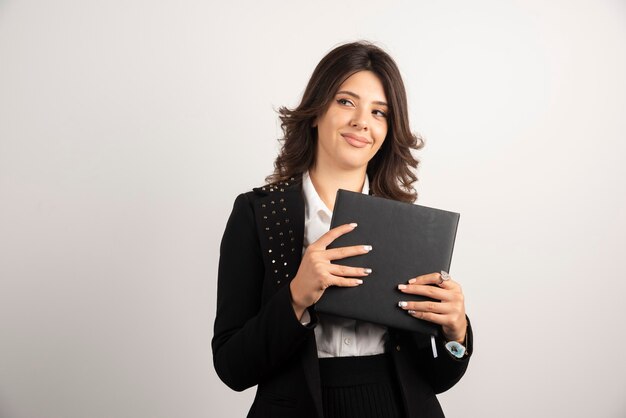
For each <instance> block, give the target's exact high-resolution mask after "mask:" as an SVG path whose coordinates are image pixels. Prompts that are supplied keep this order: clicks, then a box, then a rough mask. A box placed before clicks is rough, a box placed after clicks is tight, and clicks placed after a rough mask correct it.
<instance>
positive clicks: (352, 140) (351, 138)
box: [341, 134, 370, 148]
mask: <svg viewBox="0 0 626 418" xmlns="http://www.w3.org/2000/svg"><path fill="white" fill-rule="evenodd" d="M341 136H343V138H344V139H345V140H346V142H347V143H348V144H350V145H352V146H353V147H357V148H365V147H366V146H368V145H369V144H370V142H369V141H368V140H367V139H366V138H363V137H362V136H358V135H354V134H341Z"/></svg>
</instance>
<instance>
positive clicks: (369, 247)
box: [363, 245, 372, 251]
mask: <svg viewBox="0 0 626 418" xmlns="http://www.w3.org/2000/svg"><path fill="white" fill-rule="evenodd" d="M363 249H364V250H365V251H372V246H371V245H364V246H363Z"/></svg>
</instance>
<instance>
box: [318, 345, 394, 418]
mask: <svg viewBox="0 0 626 418" xmlns="http://www.w3.org/2000/svg"><path fill="white" fill-rule="evenodd" d="M319 364H320V376H321V379H322V402H323V405H324V418H357V417H358V418H380V417H385V418H404V416H405V415H404V407H403V405H402V397H401V395H400V390H399V387H398V383H397V379H396V377H395V374H394V372H393V370H394V369H393V365H392V364H391V359H390V358H389V356H387V355H385V354H380V355H375V356H362V357H333V358H321V359H319Z"/></svg>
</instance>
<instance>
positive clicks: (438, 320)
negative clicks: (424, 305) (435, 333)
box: [408, 311, 446, 325]
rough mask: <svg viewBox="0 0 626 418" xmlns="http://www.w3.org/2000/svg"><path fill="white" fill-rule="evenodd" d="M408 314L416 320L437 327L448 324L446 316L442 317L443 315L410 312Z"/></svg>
mask: <svg viewBox="0 0 626 418" xmlns="http://www.w3.org/2000/svg"><path fill="white" fill-rule="evenodd" d="M408 314H409V315H411V316H412V317H414V318H417V319H422V320H424V321H428V322H432V323H434V324H437V325H444V324H445V323H446V317H445V315H441V314H438V313H434V312H420V311H408Z"/></svg>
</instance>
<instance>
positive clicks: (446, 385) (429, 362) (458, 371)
mask: <svg viewBox="0 0 626 418" xmlns="http://www.w3.org/2000/svg"><path fill="white" fill-rule="evenodd" d="M414 339H415V341H414V342H415V347H416V350H417V355H418V356H419V359H420V361H419V366H420V371H421V373H422V376H423V377H424V378H425V379H426V380H427V381H428V383H429V384H430V386H431V387H432V389H433V391H434V392H435V393H441V392H445V391H446V390H448V389H450V388H451V387H452V386H454V385H455V384H456V383H457V382H458V381H459V380H461V377H463V375H464V374H465V371H466V370H467V366H468V364H469V359H470V357H471V355H472V352H473V349H474V337H473V334H472V326H471V324H470V322H469V318H467V335H466V337H465V348H466V352H467V355H466V356H465V357H463V358H460V359H459V358H456V357H454V356H453V355H452V354H451V353H450V352H449V351H448V349H447V348H446V347H445V341H444V340H443V338H442V337H441V336H439V337H437V338H436V339H435V341H436V345H437V358H434V357H433V352H432V346H431V343H430V337H424V336H422V335H417V334H414Z"/></svg>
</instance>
